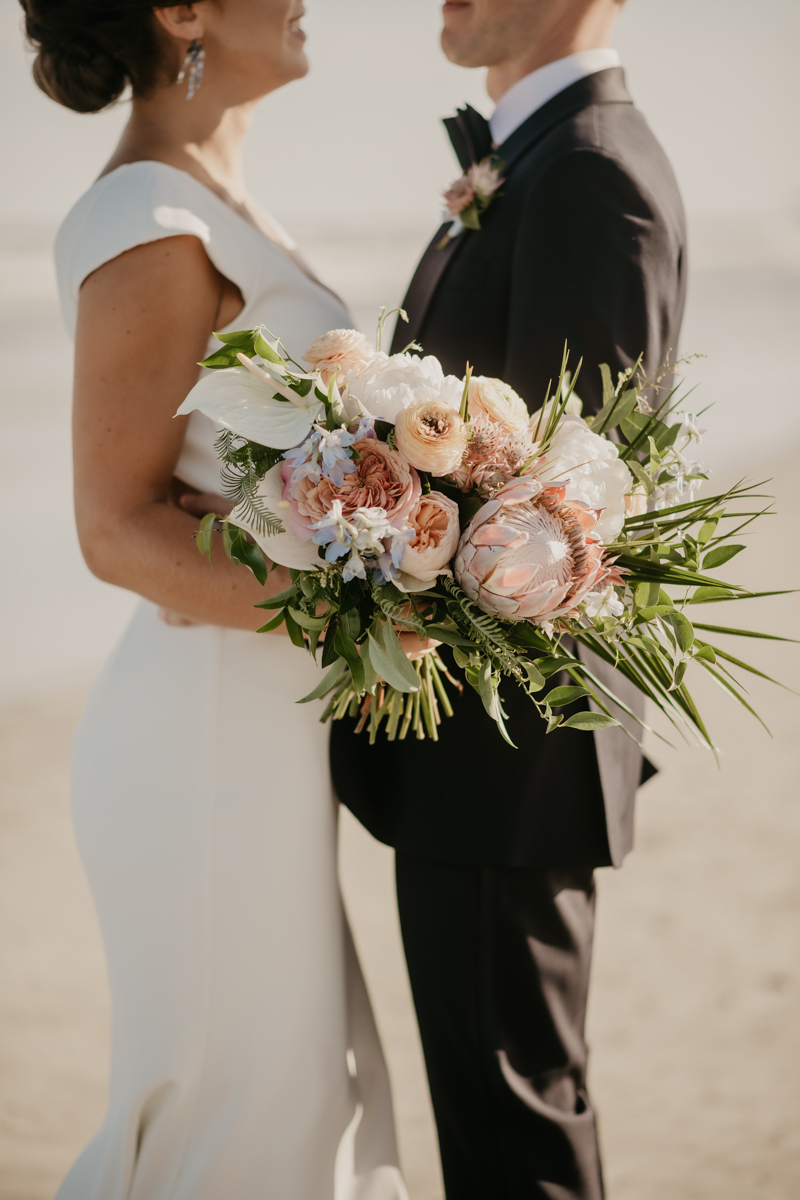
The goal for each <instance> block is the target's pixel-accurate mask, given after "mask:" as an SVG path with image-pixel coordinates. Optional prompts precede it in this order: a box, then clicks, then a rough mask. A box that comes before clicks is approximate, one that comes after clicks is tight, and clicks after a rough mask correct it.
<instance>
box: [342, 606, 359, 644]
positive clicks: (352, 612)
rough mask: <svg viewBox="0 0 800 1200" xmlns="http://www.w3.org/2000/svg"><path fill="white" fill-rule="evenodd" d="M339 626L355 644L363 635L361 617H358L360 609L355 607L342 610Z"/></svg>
mask: <svg viewBox="0 0 800 1200" xmlns="http://www.w3.org/2000/svg"><path fill="white" fill-rule="evenodd" d="M339 625H340V627H341V628H342V629H343V630H344V631H345V633H346V634H347V636H348V637H350V638H352V640H353V641H354V642H355V641H356V640H357V639H358V637H359V636H360V634H361V617H360V616H359V615H358V609H357V608H356V607H355V606H353V607H348V608H347V609H344V608H342V609H340V611H339Z"/></svg>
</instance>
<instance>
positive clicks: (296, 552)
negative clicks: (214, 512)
mask: <svg viewBox="0 0 800 1200" xmlns="http://www.w3.org/2000/svg"><path fill="white" fill-rule="evenodd" d="M282 466H283V464H282V463H276V464H275V466H274V467H271V468H270V469H269V471H267V473H266V475H265V476H264V478H263V479H262V480H261V482H260V484H259V485H258V491H257V492H256V495H257V496H258V499H259V500H260V501H261V503H262V505H263V506H264V508H266V509H269V511H270V512H271V513H272V514H273V516H276V517H277V518H278V519H279V520H280V521H281V522H282V524H283V532H282V533H260V532H259V531H258V530H257V529H256V528H254V526H253V525H252V524H251V523H250V521H249V520H248V519H247V518H246V516H245V515H244V512H243V510H242V508H241V506H240V507H239V508H235V509H234V510H233V512H232V513H231V515H230V517H229V518H228V520H229V521H230V522H231V524H232V525H238V526H239V528H240V529H245V530H246V531H247V532H248V533H249V534H251V535H252V537H253V539H254V541H255V542H256V543H257V544H258V545H259V546H260V547H261V549H262V550H263V551H264V553H265V554H266V556H267V558H271V559H272V561H273V562H276V563H279V564H280V565H281V566H282V567H291V568H292V570H294V571H313V570H314V568H315V567H320V566H322V563H321V561H320V557H319V553H318V550H319V547H318V546H315V545H314V543H313V542H303V541H301V540H300V538H299V537H296V536H295V534H293V533H292V532H291V530H290V529H288V528H287V523H286V516H287V514H288V511H289V505H288V501H286V500H284V499H283V477H282V476H281V467H282Z"/></svg>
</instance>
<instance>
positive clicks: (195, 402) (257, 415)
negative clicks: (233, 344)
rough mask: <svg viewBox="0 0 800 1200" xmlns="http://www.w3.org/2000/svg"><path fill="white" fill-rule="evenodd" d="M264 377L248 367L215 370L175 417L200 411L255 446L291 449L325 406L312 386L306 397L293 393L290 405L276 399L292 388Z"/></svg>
mask: <svg viewBox="0 0 800 1200" xmlns="http://www.w3.org/2000/svg"><path fill="white" fill-rule="evenodd" d="M264 376H265V378H264V379H262V378H261V375H260V374H259V375H256V374H254V372H253V371H252V370H251V369H249V368H247V369H246V368H245V367H225V368H224V369H222V370H216V371H210V372H209V373H208V374H207V375H204V376H203V377H202V379H200V380H198V382H197V383H196V384H195V385H194V387H193V388H192V390H191V391H190V392H189V395H188V396H187V397H186V399H185V400H184V402H183V404H182V405H181V406H180V408H179V409H178V411H177V413H176V414H175V415H176V417H182V416H185V415H186V414H187V413H191V412H194V411H195V409H199V410H200V412H202V413H205V415H206V416H207V417H210V418H211V420H212V421H216V422H217V423H218V424H219V425H222V426H224V427H225V428H226V429H230V430H232V431H233V432H234V433H238V434H239V435H240V436H241V437H244V438H248V440H250V441H252V442H258V443H259V445H261V446H271V447H273V449H275V450H290V449H291V448H292V447H293V446H297V445H298V444H299V443H300V442H302V441H304V440H305V439H306V438H307V437H308V435H309V432H310V431H311V426H312V425H313V424H314V422H315V421H316V420H317V418H318V417H319V415H320V413H321V412H322V410H323V407H324V406H323V404H322V402H321V401H320V400H319V399H318V398H317V397H316V396H315V394H314V388H313V387H312V389H311V391H310V392H309V393H308V395H307V396H298V395H297V394H296V393H295V392H292V393H291V395H292V400H291V403H290V402H289V401H288V399H286V400H282V399H275V393H276V392H277V393H281V394H282V393H283V392H284V391H286V392H288V391H290V389H289V388H287V387H286V385H285V384H283V383H279V382H278V380H276V379H273V378H272V376H270V375H268V374H267V372H266V371H265V372H264ZM265 380H268V382H266V381H265Z"/></svg>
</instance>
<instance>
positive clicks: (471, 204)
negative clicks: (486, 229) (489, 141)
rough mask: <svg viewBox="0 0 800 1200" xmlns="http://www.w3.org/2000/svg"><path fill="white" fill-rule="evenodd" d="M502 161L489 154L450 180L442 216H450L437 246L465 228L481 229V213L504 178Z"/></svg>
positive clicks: (446, 242) (445, 243)
mask: <svg viewBox="0 0 800 1200" xmlns="http://www.w3.org/2000/svg"><path fill="white" fill-rule="evenodd" d="M504 166H505V163H502V162H501V161H500V159H499V158H495V156H494V155H493V154H490V155H489V156H488V157H487V158H482V159H481V161H480V162H478V163H473V164H472V166H471V167H470V168H469V169H468V170H467V171H465V172H464V174H463V175H462V176H461V178H460V179H457V180H456V181H455V183H451V185H450V187H449V188H448V189H447V191H446V192H445V193H444V204H445V209H444V219H445V220H447V218H448V217H450V218H451V220H452V224H451V225H450V228H449V230H448V231H447V233H446V234H445V235H444V237H443V238H442V240H441V241H440V242H439V247H438V248H439V249H440V250H443V249H444V247H445V246H446V245H447V244H448V243H449V242H451V241H452V240H453V238H455V237H458V235H459V234H460V233H461V232H462V230H464V229H480V227H481V216H482V215H483V213H485V212H486V210H487V208H488V207H489V205H490V204H491V203H492V201H493V200H494V199H495V197H496V195H497V191H498V188H499V187H500V186H501V184H503V183H505V180H504V179H503V178H501V171H502V170H503V167H504Z"/></svg>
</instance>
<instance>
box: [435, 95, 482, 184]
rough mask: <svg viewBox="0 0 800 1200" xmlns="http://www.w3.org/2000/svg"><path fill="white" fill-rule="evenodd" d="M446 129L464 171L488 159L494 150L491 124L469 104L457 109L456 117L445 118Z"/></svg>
mask: <svg viewBox="0 0 800 1200" xmlns="http://www.w3.org/2000/svg"><path fill="white" fill-rule="evenodd" d="M444 127H445V129H446V130H447V132H448V134H449V137H450V141H451V142H452V143H453V149H454V150H455V152H456V157H457V158H458V161H459V162H460V163H461V169H462V170H464V171H466V170H468V169H469V167H471V166H472V164H473V163H479V162H480V161H481V159H483V158H486V157H487V156H488V155H489V154H491V153H492V150H493V149H494V143H493V141H492V132H491V130H490V128H489V122H488V121H487V120H486V117H482V116H481V114H480V113H479V112H476V111H475V109H474V108H472V106H471V105H469V104H467V105H465V106H464V108H457V109H456V115H455V116H454V117H445V119H444Z"/></svg>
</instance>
